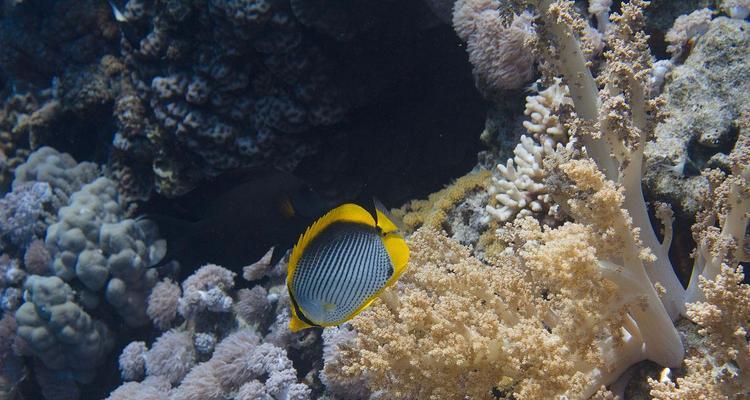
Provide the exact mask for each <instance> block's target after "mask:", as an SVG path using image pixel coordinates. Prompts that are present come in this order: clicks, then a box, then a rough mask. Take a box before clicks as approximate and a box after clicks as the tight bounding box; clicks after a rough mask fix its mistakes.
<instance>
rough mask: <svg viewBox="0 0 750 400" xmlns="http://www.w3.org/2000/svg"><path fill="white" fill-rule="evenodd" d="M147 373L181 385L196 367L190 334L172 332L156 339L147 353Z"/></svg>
mask: <svg viewBox="0 0 750 400" xmlns="http://www.w3.org/2000/svg"><path fill="white" fill-rule="evenodd" d="M145 357H146V373H147V374H148V375H149V376H162V377H164V378H165V379H167V380H168V381H169V382H170V383H172V384H176V383H179V382H180V381H181V380H182V378H183V377H184V376H185V375H186V374H187V373H188V371H190V369H191V368H193V366H194V365H195V348H194V347H193V338H192V335H191V334H190V333H189V332H185V331H178V330H174V329H173V330H171V331H167V332H165V333H164V334H163V335H161V336H159V338H158V339H156V342H154V344H153V345H152V346H151V350H149V351H148V352H146V356H145Z"/></svg>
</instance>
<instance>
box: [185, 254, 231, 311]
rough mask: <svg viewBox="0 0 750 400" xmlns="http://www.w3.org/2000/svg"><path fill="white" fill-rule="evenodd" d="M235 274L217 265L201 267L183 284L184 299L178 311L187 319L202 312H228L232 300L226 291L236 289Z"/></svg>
mask: <svg viewBox="0 0 750 400" xmlns="http://www.w3.org/2000/svg"><path fill="white" fill-rule="evenodd" d="M235 275H236V274H235V273H234V272H232V271H230V270H228V269H226V268H222V267H220V266H218V265H215V264H207V265H204V266H202V267H200V268H199V269H198V270H197V271H195V273H193V275H190V277H188V278H187V279H185V281H184V282H182V292H183V293H182V298H180V301H179V305H178V311H179V313H180V315H182V316H183V317H185V318H186V319H191V318H195V316H196V315H197V314H198V313H199V312H202V311H206V310H207V311H213V312H226V311H229V310H230V309H231V307H232V298H231V296H229V295H228V294H227V293H226V291H227V290H229V289H231V288H232V287H234V277H235Z"/></svg>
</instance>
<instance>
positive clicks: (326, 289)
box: [286, 203, 409, 332]
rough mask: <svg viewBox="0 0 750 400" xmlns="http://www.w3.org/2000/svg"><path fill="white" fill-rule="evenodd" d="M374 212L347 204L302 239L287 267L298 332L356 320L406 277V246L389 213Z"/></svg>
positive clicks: (293, 327)
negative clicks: (381, 295) (388, 289)
mask: <svg viewBox="0 0 750 400" xmlns="http://www.w3.org/2000/svg"><path fill="white" fill-rule="evenodd" d="M373 211H374V212H373ZM373 211H367V210H365V208H363V207H362V206H359V205H356V204H352V203H347V204H343V205H341V206H339V207H336V208H334V209H333V210H331V211H329V212H328V213H326V214H325V215H323V216H322V217H321V218H319V219H318V220H317V221H315V222H314V223H313V224H312V225H311V226H310V227H309V228H307V230H306V231H305V233H304V234H302V235H301V236H300V238H299V240H298V241H297V244H296V245H295V246H294V248H293V249H292V253H291V255H290V257H289V264H288V268H287V280H286V283H287V288H288V290H289V297H290V299H291V314H292V316H291V321H290V323H289V329H290V330H291V331H292V332H296V331H299V330H302V329H306V328H311V327H316V326H336V325H340V324H342V323H344V322H346V321H348V320H350V319H351V318H353V317H354V316H356V315H357V314H359V313H360V312H362V311H363V310H364V309H366V308H367V307H368V306H370V304H372V302H373V301H375V299H377V298H378V296H380V294H381V293H382V292H383V290H384V289H385V288H386V287H388V286H390V285H392V284H393V283H394V282H396V280H397V279H398V278H399V276H400V275H401V274H402V273H403V272H404V270H405V269H406V264H407V262H408V260H409V247H408V246H407V244H406V241H405V240H404V238H403V237H402V236H401V235H400V234H399V228H398V226H397V225H396V223H395V222H394V219H393V218H392V217H390V216H389V215H388V213H387V211H385V209H381V207H380V205H379V204H376V207H375V208H374V210H373Z"/></svg>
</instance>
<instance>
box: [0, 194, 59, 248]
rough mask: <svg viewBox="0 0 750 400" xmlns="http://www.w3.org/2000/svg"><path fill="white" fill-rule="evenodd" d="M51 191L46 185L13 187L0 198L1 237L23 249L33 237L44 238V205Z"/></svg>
mask: <svg viewBox="0 0 750 400" xmlns="http://www.w3.org/2000/svg"><path fill="white" fill-rule="evenodd" d="M51 201H52V188H51V187H50V185H49V183H47V182H27V183H23V184H19V185H15V186H14V188H13V191H12V192H10V193H8V194H7V195H6V196H5V197H3V198H2V199H0V237H2V238H3V239H4V240H7V241H8V242H9V243H11V244H12V245H13V246H16V247H18V248H21V249H23V248H25V247H26V246H28V245H29V243H31V241H32V240H34V239H35V238H41V237H44V230H45V229H46V224H45V217H46V216H47V215H49V213H48V212H47V211H46V209H47V208H48V206H47V204H48V203H50V202H51Z"/></svg>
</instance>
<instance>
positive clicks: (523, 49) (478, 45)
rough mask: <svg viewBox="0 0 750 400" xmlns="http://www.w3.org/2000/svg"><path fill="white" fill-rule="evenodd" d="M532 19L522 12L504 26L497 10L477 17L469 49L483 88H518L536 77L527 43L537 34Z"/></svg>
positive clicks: (479, 83) (470, 59)
mask: <svg viewBox="0 0 750 400" xmlns="http://www.w3.org/2000/svg"><path fill="white" fill-rule="evenodd" d="M532 19H533V18H532V16H531V14H529V13H523V14H521V15H515V16H514V17H513V21H512V22H511V23H510V24H509V25H505V23H504V22H503V18H502V16H501V15H500V12H499V11H497V10H485V11H482V12H481V13H479V14H478V15H477V16H476V22H475V24H476V31H475V32H474V34H472V35H470V36H469V38H468V40H467V47H466V50H467V52H468V53H469V61H470V62H471V65H472V66H473V67H474V76H475V78H476V80H477V86H478V87H479V88H480V89H482V88H484V89H490V90H498V89H518V88H520V87H522V86H523V85H524V84H526V83H527V82H529V81H530V80H531V79H532V78H533V77H534V55H533V54H534V53H533V52H532V51H530V50H531V49H530V48H528V46H526V42H527V41H528V40H531V38H533V36H534V29H533V27H532V25H531V22H532Z"/></svg>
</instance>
